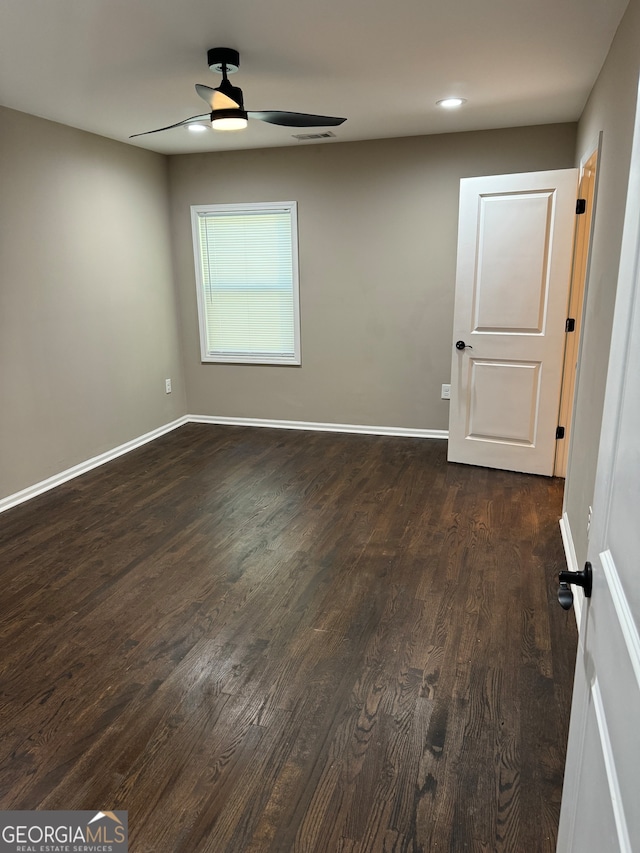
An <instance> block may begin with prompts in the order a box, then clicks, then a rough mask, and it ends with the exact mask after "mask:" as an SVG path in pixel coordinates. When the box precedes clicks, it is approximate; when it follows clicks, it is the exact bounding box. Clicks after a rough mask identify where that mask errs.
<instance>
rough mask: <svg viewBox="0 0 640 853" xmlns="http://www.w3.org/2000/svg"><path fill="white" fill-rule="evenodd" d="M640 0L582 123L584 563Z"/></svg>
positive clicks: (576, 474)
mask: <svg viewBox="0 0 640 853" xmlns="http://www.w3.org/2000/svg"><path fill="white" fill-rule="evenodd" d="M638 45H640V0H631V3H630V4H629V7H628V9H627V12H626V13H625V16H624V18H623V19H622V22H621V23H620V27H619V28H618V32H617V34H616V37H615V39H614V41H613V43H612V45H611V49H610V51H609V55H608V57H607V59H606V61H605V64H604V66H603V68H602V71H601V73H600V75H599V77H598V80H597V82H596V84H595V86H594V88H593V91H592V92H591V95H590V97H589V100H588V102H587V106H586V108H585V110H584V113H583V116H582V118H581V120H580V124H579V133H578V143H577V158H578V161H579V160H580V157H581V156H582V155H583V154H584V153H586V152H587V151H588V150H589V149H590V148H591V147H592V142H593V140H594V139H595V138H596V137H597V135H598V132H599V131H601V130H602V131H603V142H602V158H601V161H600V167H599V184H598V198H597V204H596V211H595V229H594V236H593V242H592V255H591V268H590V274H589V283H588V290H587V295H586V303H585V325H584V334H583V340H582V349H581V353H582V355H581V360H580V369H579V374H578V384H577V393H576V404H575V411H574V421H573V424H574V426H573V435H572V441H571V448H570V455H569V465H568V470H567V482H566V488H565V512H566V513H567V516H568V519H569V524H570V527H571V532H572V535H573V540H574V544H575V546H576V553H577V557H578V563H579V564H580V565H582V563H583V562H584V560H585V559H586V556H587V516H588V508H589V506H590V504H591V503H592V500H593V490H594V485H595V471H596V462H597V453H598V443H599V440H600V425H601V419H602V409H603V405H604V391H605V383H606V376H607V364H608V358H609V346H610V343H611V327H612V323H613V308H614V303H615V291H616V284H617V275H618V263H619V258H620V246H621V242H622V226H623V219H624V209H625V200H626V192H627V181H628V177H629V162H630V159H631V144H632V139H633V124H634V116H635V109H636V97H637V92H638V75H639V73H640V48H639V47H638Z"/></svg>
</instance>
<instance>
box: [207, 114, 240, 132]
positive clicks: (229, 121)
mask: <svg viewBox="0 0 640 853" xmlns="http://www.w3.org/2000/svg"><path fill="white" fill-rule="evenodd" d="M247 124H248V122H247V113H246V110H240V109H237V110H236V109H229V110H216V111H215V112H213V113H211V127H212V128H213V129H214V130H244V128H245V127H246V126H247Z"/></svg>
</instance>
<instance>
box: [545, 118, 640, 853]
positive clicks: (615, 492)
mask: <svg viewBox="0 0 640 853" xmlns="http://www.w3.org/2000/svg"><path fill="white" fill-rule="evenodd" d="M639 359H640V108H639V109H638V111H637V113H636V124H635V134H634V143H633V153H632V158H631V170H630V177H629V187H628V192H627V207H626V211H625V221H624V232H623V238H622V250H621V256H620V268H619V274H618V285H617V290H616V307H615V315H614V324H613V330H612V339H611V350H610V354H609V367H608V372H607V387H606V394H605V404H604V412H603V416H602V431H601V437H600V447H599V453H598V466H597V471H596V485H595V494H594V498H593V514H592V518H591V528H590V538H589V545H588V557H589V561H590V562H591V563H592V565H593V572H594V577H593V594H592V597H591V598H589V599H585V606H584V607H583V613H582V620H581V628H580V642H579V645H578V656H577V661H576V677H575V683H574V691H573V704H572V708H571V724H570V728H569V746H568V750H567V764H566V772H565V784H564V789H563V792H562V808H561V812H560V828H559V831H558V848H557V849H558V851H559V853H602V851H603V850H606V851H607V853H616V851H624V853H639V851H640V798H639V796H638V789H639V787H640V725H639V721H640V562H639V559H638V555H639V554H640V525H639V524H638V518H639V517H640V513H639V510H640V440H639V437H640V393H638V382H639V380H638V377H639V376H640V360H639ZM612 820H613V825H614V830H615V832H614V833H612V832H611V822H612ZM605 826H606V827H607V839H605V841H603V840H602V838H601V837H600V836H601V834H602V832H603V831H604V830H603V827H605Z"/></svg>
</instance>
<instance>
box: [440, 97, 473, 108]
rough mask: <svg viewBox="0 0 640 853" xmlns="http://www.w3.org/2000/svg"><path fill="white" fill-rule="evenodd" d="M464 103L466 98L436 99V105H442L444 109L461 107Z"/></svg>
mask: <svg viewBox="0 0 640 853" xmlns="http://www.w3.org/2000/svg"><path fill="white" fill-rule="evenodd" d="M466 103H467V99H466V98H442V99H441V100H439V101H436V106H437V107H444V108H445V110H454V109H456V107H461V106H462V105H463V104H466Z"/></svg>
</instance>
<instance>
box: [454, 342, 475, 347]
mask: <svg viewBox="0 0 640 853" xmlns="http://www.w3.org/2000/svg"><path fill="white" fill-rule="evenodd" d="M456 349H473V347H472V346H471V344H465V342H464V341H456Z"/></svg>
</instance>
